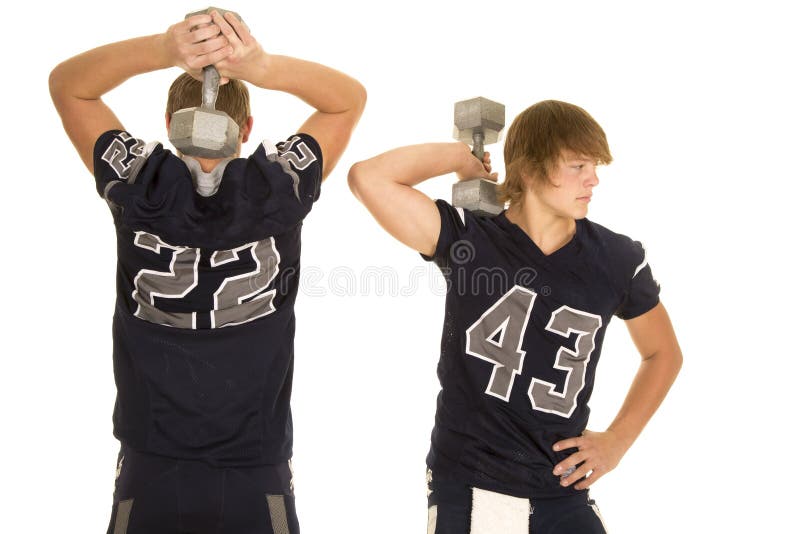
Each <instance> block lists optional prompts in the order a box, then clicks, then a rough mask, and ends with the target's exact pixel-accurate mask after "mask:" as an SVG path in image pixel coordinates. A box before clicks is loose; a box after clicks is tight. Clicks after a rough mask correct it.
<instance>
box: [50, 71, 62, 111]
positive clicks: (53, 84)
mask: <svg viewBox="0 0 800 534" xmlns="http://www.w3.org/2000/svg"><path fill="white" fill-rule="evenodd" d="M61 71H62V68H61V64H59V65H56V67H55V68H54V69H53V70H52V71H50V77H49V78H48V80H47V83H48V87H49V89H50V98H51V99H52V100H53V103H54V104H56V106H58V102H59V101H60V100H61V98H62V95H63V81H62V80H63V76H62V74H61Z"/></svg>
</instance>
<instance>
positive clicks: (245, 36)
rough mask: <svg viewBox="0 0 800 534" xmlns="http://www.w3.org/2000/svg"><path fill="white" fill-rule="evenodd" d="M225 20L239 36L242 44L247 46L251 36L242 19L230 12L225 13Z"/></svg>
mask: <svg viewBox="0 0 800 534" xmlns="http://www.w3.org/2000/svg"><path fill="white" fill-rule="evenodd" d="M225 20H226V21H228V22H229V23H230V25H231V27H233V29H234V31H235V32H236V35H238V36H239V39H241V40H242V44H244V45H245V46H248V45H249V44H250V42H251V41H252V39H253V36H252V35H250V28H248V27H247V24H245V23H244V21H242V20H240V19H239V17H237V16H236V15H234V14H233V13H231V12H228V13H225Z"/></svg>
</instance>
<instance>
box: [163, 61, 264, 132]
mask: <svg viewBox="0 0 800 534" xmlns="http://www.w3.org/2000/svg"><path fill="white" fill-rule="evenodd" d="M202 91H203V83H202V82H200V81H198V80H195V79H194V78H192V77H191V76H190V75H189V74H188V73H186V72H184V73H183V74H181V75H180V76H178V77H177V78H176V79H175V81H174V82H172V85H171V86H170V88H169V95H168V96H167V113H169V115H170V117H171V116H172V114H173V113H175V112H176V111H178V110H179V109H184V108H193V107H197V106H199V105H200V103H201V102H202V101H203V97H202V95H201V93H202ZM216 108H217V109H218V110H220V111H224V112H225V113H227V114H228V115H230V117H231V118H232V119H233V120H234V122H236V124H238V125H239V127H240V128H241V127H243V126H244V125H245V123H246V122H247V118H248V117H249V116H250V92H249V91H248V90H247V86H246V85H245V84H244V82H242V81H241V80H230V81H229V82H228V83H226V84H225V85H220V86H219V96H217V105H216Z"/></svg>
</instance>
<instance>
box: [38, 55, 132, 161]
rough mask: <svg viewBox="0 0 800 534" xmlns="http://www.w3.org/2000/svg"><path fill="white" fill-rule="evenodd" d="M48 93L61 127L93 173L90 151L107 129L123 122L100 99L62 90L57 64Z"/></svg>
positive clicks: (117, 128)
mask: <svg viewBox="0 0 800 534" xmlns="http://www.w3.org/2000/svg"><path fill="white" fill-rule="evenodd" d="M50 96H51V97H52V99H53V104H54V105H55V107H56V110H57V111H58V114H59V115H60V116H61V122H62V124H63V125H64V131H66V132H67V135H68V136H69V138H70V140H71V141H72V144H73V145H74V146H75V150H77V151H78V154H79V155H80V157H81V159H82V160H83V163H84V165H86V168H87V169H89V171H90V172H92V173H94V161H93V160H94V158H93V151H94V145H95V143H96V142H97V139H98V138H99V137H100V135H101V134H102V133H103V132H107V131H108V130H123V129H124V128H123V126H122V123H120V121H119V119H118V118H117V116H116V115H114V112H113V111H111V109H110V108H109V107H108V106H107V105H106V104H105V102H103V101H102V100H101V99H94V100H87V99H83V98H77V97H75V96H72V95H69V94H67V93H66V92H65V91H63V89H62V88H61V86H60V84H59V79H58V69H57V68H56V70H54V71H53V72H52V73H51V74H50Z"/></svg>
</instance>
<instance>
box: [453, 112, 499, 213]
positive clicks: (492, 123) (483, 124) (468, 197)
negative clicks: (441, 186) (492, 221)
mask: <svg viewBox="0 0 800 534" xmlns="http://www.w3.org/2000/svg"><path fill="white" fill-rule="evenodd" d="M454 123H455V128H454V130H453V137H454V138H455V139H457V140H459V141H462V142H464V143H467V144H470V143H471V144H472V153H473V154H474V155H475V157H476V158H478V159H479V160H481V161H483V153H484V150H483V147H484V145H488V144H491V143H496V142H497V140H498V138H499V137H500V132H501V131H502V130H503V128H504V127H505V124H506V107H505V106H504V105H503V104H499V103H497V102H493V101H491V100H489V99H488V98H483V97H477V98H471V99H469V100H462V101H461V102H456V105H455V112H454ZM453 206H455V207H457V208H464V209H467V210H470V211H472V212H474V213H477V214H478V215H485V216H494V215H497V214H499V213H500V212H501V211H503V207H504V206H503V203H501V202H499V201H498V200H497V184H496V183H494V182H492V181H490V180H486V179H483V178H475V179H473V180H461V181H459V182H456V183H455V184H453Z"/></svg>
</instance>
